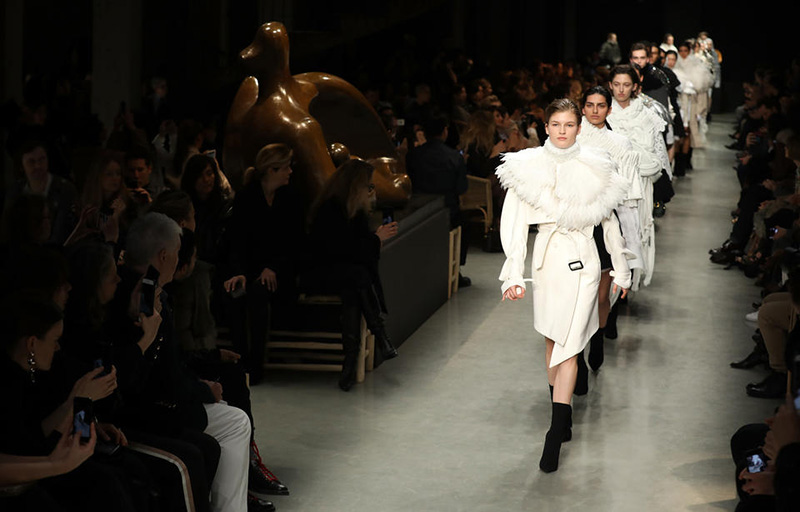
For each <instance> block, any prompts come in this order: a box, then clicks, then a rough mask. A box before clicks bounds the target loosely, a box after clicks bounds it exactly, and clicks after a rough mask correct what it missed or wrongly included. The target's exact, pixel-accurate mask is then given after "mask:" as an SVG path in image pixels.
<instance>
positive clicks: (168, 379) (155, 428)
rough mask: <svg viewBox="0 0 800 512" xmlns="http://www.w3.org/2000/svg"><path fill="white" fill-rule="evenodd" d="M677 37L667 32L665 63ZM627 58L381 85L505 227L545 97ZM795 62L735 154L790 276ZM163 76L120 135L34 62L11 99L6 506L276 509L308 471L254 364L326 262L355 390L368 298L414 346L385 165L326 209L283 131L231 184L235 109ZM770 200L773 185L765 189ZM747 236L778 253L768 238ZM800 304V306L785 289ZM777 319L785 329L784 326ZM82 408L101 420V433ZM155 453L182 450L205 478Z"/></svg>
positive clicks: (775, 276) (424, 163)
mask: <svg viewBox="0 0 800 512" xmlns="http://www.w3.org/2000/svg"><path fill="white" fill-rule="evenodd" d="M666 43H667V40H666V39H665V45H666ZM669 44H672V43H669ZM653 46H654V45H649V46H648V48H652V47H653ZM615 47H616V48H615ZM662 48H664V45H662ZM656 49H658V47H656ZM701 50H702V48H701ZM656 51H657V50H656ZM672 51H674V50H672V48H671V47H669V46H668V45H667V47H666V49H665V50H664V52H665V53H664V55H658V59H654V60H652V61H651V65H655V66H661V62H663V61H664V60H666V57H667V56H668V55H669V53H670V52H672ZM621 58H622V57H621V53H620V50H619V45H618V43H617V41H616V36H614V37H613V38H612V37H611V36H609V40H608V41H607V42H606V44H604V45H603V49H602V51H601V52H599V53H596V54H594V55H593V56H592V57H591V58H589V59H587V61H586V62H584V63H582V64H579V63H566V64H565V63H553V64H548V63H543V62H535V63H534V64H532V65H531V66H528V67H524V68H520V69H514V70H496V71H492V70H477V69H476V67H475V66H474V65H473V62H472V61H471V60H470V59H469V58H467V57H465V56H464V55H463V54H457V55H455V56H454V57H453V58H452V59H449V60H448V59H442V60H441V61H439V62H437V63H435V64H434V65H432V67H431V70H432V72H431V74H430V76H427V77H425V79H424V80H420V81H419V82H418V83H416V84H413V85H414V87H413V95H411V94H408V95H403V94H395V92H394V91H396V89H392V88H391V87H387V86H385V84H383V83H380V81H379V84H376V85H367V86H365V87H364V93H365V96H366V97H367V99H368V100H369V101H370V102H371V103H372V105H373V106H374V108H375V110H376V112H377V113H378V114H379V116H380V118H381V120H382V121H383V123H384V125H385V127H386V130H387V133H388V136H389V137H390V138H391V139H392V140H393V142H394V143H395V145H396V147H397V148H398V152H399V154H400V157H401V159H402V160H403V162H404V163H405V166H406V170H407V172H408V174H409V176H410V178H411V180H412V183H413V186H414V190H416V191H419V192H423V193H432V194H439V195H442V196H443V197H444V201H445V205H446V206H447V207H448V208H449V209H450V212H451V216H450V217H451V224H452V226H453V227H455V226H464V225H465V222H466V218H465V217H464V214H463V212H461V210H460V208H459V196H460V195H461V194H463V193H464V191H465V190H466V187H467V175H472V176H476V177H479V178H484V179H488V180H490V181H491V182H492V194H493V199H494V207H495V216H494V218H495V219H496V222H497V223H498V224H496V225H495V229H496V228H497V225H499V219H500V213H501V211H502V202H503V190H502V189H501V187H500V186H499V183H498V182H497V178H496V176H495V174H494V169H495V167H496V166H497V165H498V164H499V162H500V155H501V154H502V153H507V152H513V151H520V150H523V149H526V148H530V147H537V146H539V145H541V144H542V143H543V142H544V140H545V139H546V137H547V135H546V133H545V127H544V106H546V105H547V104H549V103H550V102H551V101H552V100H553V99H556V98H561V97H569V98H572V99H574V100H576V101H578V102H580V100H581V98H582V96H583V92H584V91H585V90H587V89H589V88H590V87H593V86H597V85H601V86H605V85H606V84H607V82H608V80H609V71H610V64H616V63H618V62H619V60H620V59H621ZM662 59H663V60H662ZM797 71H798V68H797V66H795V67H793V68H792V73H793V74H791V76H790V77H789V78H790V79H791V80H793V81H792V82H790V83H789V84H790V88H789V89H785V88H784V87H783V85H784V84H783V82H781V81H780V80H778V79H777V75H775V74H771V73H768V72H761V73H759V74H758V75H757V77H756V81H755V82H754V83H753V84H749V85H748V91H749V92H750V96H749V97H748V100H747V103H746V105H745V107H744V108H743V109H742V110H741V112H740V118H741V126H739V128H738V132H737V140H736V141H735V144H738V145H740V146H741V149H742V150H745V151H746V154H744V155H742V157H741V166H740V169H739V170H738V171H737V172H738V175H739V178H740V180H741V182H742V185H743V192H742V202H741V203H740V205H739V209H738V211H737V218H738V220H737V223H736V226H735V228H734V231H735V233H734V234H733V235H732V236H731V241H730V242H729V243H728V244H727V245H726V246H725V247H726V250H725V251H723V252H724V253H726V254H733V255H735V256H738V257H740V258H741V260H742V262H743V264H747V265H748V267H752V266H753V265H754V264H758V265H762V266H764V267H765V269H764V273H763V277H762V279H763V280H764V286H765V288H767V289H770V290H771V291H777V289H778V288H777V287H779V286H781V285H782V284H785V283H783V280H781V279H780V278H779V277H780V275H781V273H780V272H779V271H778V270H777V269H779V268H780V264H779V263H777V262H779V261H783V260H786V259H787V258H791V254H792V252H793V251H792V249H793V245H798V246H799V247H800V242H798V243H794V242H793V243H785V244H782V245H781V244H778V243H777V242H778V240H774V241H772V240H769V237H768V236H767V235H766V233H767V231H765V230H769V229H772V228H774V227H775V226H779V228H778V229H783V231H777V232H776V234H774V235H773V236H774V238H776V239H783V240H785V241H790V240H794V239H795V238H797V237H795V236H794V235H793V231H791V230H792V228H793V223H794V222H795V219H796V217H797V215H796V212H797V207H796V206H797V205H798V204H800V200H797V201H795V200H794V199H793V198H794V195H788V196H787V195H785V194H783V195H781V194H780V192H781V191H785V190H790V189H791V190H793V183H788V182H786V183H784V182H785V181H787V180H788V178H789V174H791V173H790V172H788V171H787V170H786V166H784V167H782V168H780V169H774V167H775V166H772V165H770V162H771V161H772V160H773V158H775V159H778V158H777V157H776V156H775V155H776V154H777V153H778V151H776V150H775V147H777V146H775V143H774V142H773V139H774V138H775V137H776V135H777V134H778V132H780V131H781V130H782V129H784V128H785V127H786V124H785V123H784V124H780V123H779V120H776V119H773V118H774V117H775V116H776V115H777V114H778V113H781V112H782V113H783V117H784V118H787V117H788V115H789V113H788V110H789V109H790V107H791V106H792V105H793V101H792V100H793V96H792V95H791V94H784V92H785V91H791V90H793V89H791V87H794V88H796V86H797V84H798V81H797V80H798V76H797ZM148 85H149V92H148V93H147V95H146V96H145V97H144V98H143V99H142V102H141V104H142V107H141V108H140V109H139V110H132V109H130V108H129V106H127V105H126V104H124V103H123V104H122V105H121V107H120V111H119V114H118V116H117V117H116V119H115V121H114V125H113V127H111V130H109V131H108V133H106V130H105V129H104V127H103V126H102V125H101V124H100V123H99V122H98V121H97V119H96V117H94V116H92V115H91V113H90V112H89V109H88V107H87V104H86V97H85V94H83V93H82V89H81V88H78V87H72V88H70V84H69V82H68V81H65V80H63V79H59V80H56V81H54V83H52V84H51V83H48V82H47V81H46V80H44V79H38V78H33V79H30V80H29V81H28V82H27V83H26V89H25V95H24V100H23V102H22V103H21V104H19V105H17V104H14V103H7V104H6V105H5V106H4V108H3V110H2V113H3V122H4V128H5V132H6V135H7V137H6V149H7V151H8V154H9V155H10V156H11V157H12V158H13V161H14V166H15V172H16V175H15V176H14V179H13V180H7V182H8V183H10V186H9V187H8V188H7V190H5V191H4V193H3V194H2V195H1V196H0V201H2V207H3V218H2V230H1V231H0V237H1V238H0V240H1V241H2V250H1V251H0V257H2V260H3V267H2V268H3V271H2V276H0V277H2V279H0V291H1V292H2V294H1V295H2V300H3V307H2V309H0V314H2V316H3V325H4V326H6V328H5V330H4V334H3V339H2V348H3V350H2V354H0V363H1V364H2V366H3V370H2V372H0V382H2V384H3V385H4V386H5V389H6V391H7V395H8V399H9V400H10V404H8V410H10V411H14V414H12V415H10V416H9V418H8V420H6V421H4V422H2V427H0V438H1V439H2V440H3V441H2V442H0V454H2V455H0V486H4V487H5V488H6V491H7V492H6V493H5V495H4V496H3V497H0V503H2V505H3V509H4V510H5V509H6V506H8V507H9V509H12V508H10V507H12V506H20V507H22V506H25V505H28V504H33V505H31V506H39V507H44V508H46V509H47V510H82V511H85V510H109V509H110V510H152V509H156V508H159V507H160V508H159V509H161V510H182V509H185V508H186V507H187V498H186V497H187V495H188V496H189V497H190V498H189V499H191V500H192V502H193V504H194V507H195V508H196V509H197V510H244V509H245V508H246V509H247V510H254V511H255V510H273V509H274V505H273V504H272V503H270V502H268V501H266V500H264V499H263V497H259V496H262V495H264V494H267V495H270V494H272V495H281V494H283V495H285V494H288V493H289V491H288V489H287V488H286V486H285V485H283V484H282V483H281V482H280V481H279V480H278V479H277V478H276V477H275V475H273V474H272V473H271V472H270V471H269V470H268V469H267V468H266V467H265V466H264V464H263V462H262V460H261V456H260V454H259V450H258V446H257V445H256V443H255V440H254V434H253V432H254V429H255V425H254V421H253V416H252V413H251V406H250V399H249V388H248V384H247V376H246V374H249V379H250V384H256V383H258V382H259V381H260V380H261V378H262V377H263V374H262V373H263V364H262V363H263V358H264V342H265V340H266V338H267V336H268V331H269V329H270V319H271V318H273V317H276V316H278V315H279V316H281V317H282V318H284V319H285V318H291V317H292V315H293V314H294V313H293V304H294V301H295V298H296V295H297V293H298V287H302V286H303V282H304V279H303V274H304V272H305V273H306V274H307V276H309V277H310V279H308V281H313V282H315V283H317V284H320V285H321V286H323V287H324V288H326V289H328V290H334V291H335V292H336V293H338V294H340V295H341V296H342V298H343V301H344V308H343V311H344V313H343V315H342V331H343V345H344V347H345V350H344V351H345V364H344V370H343V372H342V376H341V377H340V380H339V386H340V387H341V388H342V389H343V390H345V391H347V390H348V389H350V387H351V386H352V385H353V383H354V378H355V369H354V368H355V367H354V358H355V353H354V351H357V349H356V348H354V347H355V346H356V345H355V344H356V343H357V341H356V339H355V338H356V331H358V330H359V329H360V325H356V324H360V317H361V316H362V315H363V316H364V317H365V318H366V321H367V324H368V326H369V329H370V330H371V331H372V332H373V334H375V335H376V339H377V346H378V347H379V350H381V352H382V355H383V358H384V359H389V358H391V357H394V356H396V355H397V352H396V350H395V349H394V347H393V346H392V344H391V341H390V340H389V339H388V335H387V334H386V332H385V329H384V327H383V323H382V322H383V321H382V318H383V316H384V315H385V314H386V308H385V304H384V301H383V297H382V290H381V286H380V280H379V278H378V276H377V259H378V257H379V254H380V248H381V245H382V243H383V242H384V241H385V240H388V239H389V238H391V237H393V236H395V235H396V234H397V224H396V223H388V224H385V225H382V226H378V227H377V228H375V227H373V226H369V224H368V217H367V215H366V214H367V212H368V209H369V207H370V201H371V198H372V196H373V194H372V191H373V189H374V185H373V184H372V179H371V178H372V169H371V166H369V165H368V164H366V163H364V162H361V161H352V162H348V163H347V164H345V165H343V166H341V167H340V168H339V169H338V170H337V172H336V174H334V175H333V177H332V178H331V180H330V182H329V183H328V185H327V186H326V187H325V188H324V189H323V196H322V197H321V198H319V201H318V202H317V203H316V204H314V205H313V208H310V209H309V210H310V211H311V216H310V218H304V217H303V213H302V211H303V209H302V208H298V201H297V197H296V194H295V192H294V190H293V188H292V187H290V186H287V185H288V184H290V182H291V174H292V169H291V162H292V148H289V147H287V146H285V145H283V144H271V145H268V146H265V147H264V148H263V149H262V150H261V151H260V152H259V153H258V156H257V158H256V159H255V161H254V162H250V164H251V165H252V167H251V168H250V169H248V172H247V174H246V176H245V179H244V186H243V187H242V188H241V189H240V190H233V189H232V188H231V185H230V184H229V182H228V180H227V178H226V176H225V173H224V169H222V168H221V166H220V163H219V162H220V161H222V159H221V158H219V157H218V155H220V154H221V151H222V150H223V148H222V147H221V146H220V145H218V141H217V138H216V124H215V123H214V122H213V121H199V119H214V118H221V117H222V114H223V113H220V112H197V113H196V118H182V119H180V118H177V117H175V116H174V115H173V113H172V112H171V109H170V102H169V96H170V94H173V93H174V92H170V91H169V89H168V84H167V81H166V80H164V79H163V78H153V79H152V80H151V81H150V82H149V84H148ZM662 85H663V84H662ZM409 90H410V88H409ZM83 92H85V91H83ZM777 138H778V139H780V138H781V137H780V136H779V137H777ZM796 141H797V139H796V137H795V136H794V135H791V136H790V135H786V134H785V133H784V142H783V144H784V145H785V146H786V147H787V148H789V149H787V151H789V154H788V156H787V157H786V158H788V160H789V161H791V160H797V159H798V158H800V157H797V156H796V154H795V156H794V157H792V154H793V153H791V151H795V153H796V152H797V151H798V148H797V142H796ZM792 148H794V149H792ZM781 154H782V153H781ZM795 163H796V162H795ZM759 180H760V181H759ZM12 181H13V183H11V182H12ZM766 200H773V202H772V203H768V204H766V205H764V206H763V207H760V205H761V204H762V203H763V202H764V201H766ZM787 210H788V211H790V212H791V213H790V214H789V215H787V214H786V213H785V212H786V211H787ZM768 211H775V212H778V213H776V214H775V215H769V216H767V215H766V212H768ZM779 214H780V215H779ZM773 217H775V218H777V219H783V220H781V221H780V222H784V223H785V224H780V223H779V221H778V220H775V221H774V222H773V220H772V219H773ZM786 219H788V220H786ZM787 222H788V223H787ZM748 223H749V224H748ZM751 232H752V235H751ZM759 233H760V235H759ZM489 236H491V233H490V235H489ZM749 237H755V238H756V241H757V242H758V243H757V244H756V245H758V244H760V243H761V242H763V243H764V244H765V245H769V246H770V250H771V252H770V250H768V249H767V248H765V247H763V246H762V245H758V248H757V249H754V250H746V249H752V247H749V246H747V243H748V238H749ZM342 240H346V241H347V243H346V244H342V243H341V242H342ZM465 240H468V237H465ZM491 245H492V244H487V247H488V246H491ZM750 245H752V243H751V244H750ZM467 248H468V243H463V244H462V255H461V260H462V264H463V263H465V262H466V254H467ZM728 249H730V250H728ZM735 250H741V251H742V254H741V255H738V254H737V253H735ZM781 258H783V259H782V260H781ZM751 260H753V261H751ZM300 267H303V269H304V270H303V269H301V268H300ZM301 270H303V271H301ZM334 277H335V278H334ZM460 284H461V286H469V284H470V280H469V278H467V277H466V276H461V277H460ZM794 303H796V302H794ZM767 304H769V301H768V300H767V299H765V306H766V305H767ZM781 304H783V305H784V306H786V305H787V304H788V307H790V308H791V307H792V306H791V304H792V303H791V302H789V299H786V298H784V299H782V302H781ZM759 321H761V320H759ZM765 322H766V315H765ZM792 325H793V324H792ZM790 328H791V326H788V325H787V326H786V328H785V329H784V331H786V332H788V331H789V330H790ZM223 331H224V332H225V333H227V335H226V336H227V337H226V338H224V339H222V340H221V339H220V338H221V337H222V332H223ZM761 332H762V335H763V336H764V338H765V341H766V337H768V335H767V334H766V332H768V330H767V328H766V327H762V329H761ZM787 336H788V335H786V334H785V333H784V338H786V337H787ZM784 345H785V343H784ZM777 360H778V359H777V358H776V361H777ZM770 361H772V358H770ZM773 369H774V370H775V371H776V372H778V373H779V372H780V368H773ZM784 372H785V366H784ZM784 380H785V377H784ZM87 403H88V404H90V405H88V406H87V405H86V404H87ZM81 407H82V408H81ZM75 413H80V415H81V416H86V417H95V418H96V420H95V421H94V422H92V423H91V425H90V426H89V427H88V428H87V431H86V435H84V436H81V435H80V434H79V433H78V431H77V430H76V425H75V424H74V421H73V420H74V415H75ZM123 430H124V432H123ZM142 447H146V448H145V449H142ZM134 448H137V449H134ZM155 452H158V453H168V454H172V456H174V457H176V458H178V459H179V460H180V461H182V464H183V465H184V466H185V469H186V471H187V472H188V475H189V477H190V478H189V479H188V481H189V482H190V485H189V488H188V489H187V488H186V487H185V486H183V485H182V483H181V481H182V480H181V477H180V475H179V474H178V473H177V471H176V469H175V467H174V466H173V465H172V464H171V463H169V462H168V461H167V459H166V458H164V457H159V456H154V455H153V453H155ZM12 510H13V509H12Z"/></svg>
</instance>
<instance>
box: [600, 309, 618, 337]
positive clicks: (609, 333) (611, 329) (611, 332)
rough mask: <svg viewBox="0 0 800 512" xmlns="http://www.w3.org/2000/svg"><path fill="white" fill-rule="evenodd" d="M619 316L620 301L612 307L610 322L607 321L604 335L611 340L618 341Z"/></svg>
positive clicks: (609, 314) (609, 316)
mask: <svg viewBox="0 0 800 512" xmlns="http://www.w3.org/2000/svg"><path fill="white" fill-rule="evenodd" d="M618 314H619V301H617V302H616V303H615V304H614V306H612V308H611V311H609V312H608V320H606V327H605V332H604V333H603V335H604V336H605V337H606V338H608V339H610V340H615V339H617V315H618Z"/></svg>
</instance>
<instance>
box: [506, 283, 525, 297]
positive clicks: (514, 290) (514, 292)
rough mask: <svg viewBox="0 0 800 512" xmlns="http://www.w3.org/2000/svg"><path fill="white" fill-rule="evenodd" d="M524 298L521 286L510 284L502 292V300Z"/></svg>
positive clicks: (523, 289)
mask: <svg viewBox="0 0 800 512" xmlns="http://www.w3.org/2000/svg"><path fill="white" fill-rule="evenodd" d="M524 298H525V288H523V287H521V286H512V287H511V288H509V289H508V290H506V291H505V292H503V300H506V299H508V300H519V299H524Z"/></svg>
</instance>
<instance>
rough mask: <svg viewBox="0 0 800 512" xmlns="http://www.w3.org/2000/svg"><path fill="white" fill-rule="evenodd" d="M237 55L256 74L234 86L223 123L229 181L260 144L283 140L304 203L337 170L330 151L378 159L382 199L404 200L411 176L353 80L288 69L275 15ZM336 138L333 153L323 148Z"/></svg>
mask: <svg viewBox="0 0 800 512" xmlns="http://www.w3.org/2000/svg"><path fill="white" fill-rule="evenodd" d="M239 55H240V58H241V59H242V61H243V62H244V64H245V65H246V66H247V67H248V68H249V69H250V71H251V72H252V74H253V75H252V76H248V77H247V78H245V80H244V81H243V82H242V84H241V86H240V87H239V91H238V92H237V93H236V96H235V97H234V99H233V104H232V106H231V110H230V113H229V115H228V122H227V126H226V132H225V152H224V162H223V163H224V169H225V172H226V174H227V175H228V177H229V179H230V180H231V183H232V185H233V186H234V188H239V187H240V186H241V182H242V178H243V174H244V170H245V169H246V168H247V167H248V166H250V165H252V162H253V160H254V158H255V155H256V153H258V150H259V149H261V148H262V147H263V146H264V145H266V144H270V143H273V142H283V143H285V144H288V145H289V146H291V147H292V148H293V149H294V154H295V162H294V163H293V164H292V167H293V169H294V177H293V178H292V179H293V181H294V184H295V186H296V187H298V190H299V192H300V193H301V195H302V197H303V198H304V201H305V202H306V205H309V204H311V202H312V201H313V200H314V199H315V198H316V196H317V193H318V192H319V190H320V188H321V187H322V185H323V184H324V183H325V180H326V179H327V177H328V176H330V175H331V174H332V173H333V172H334V171H335V169H336V167H335V165H334V162H333V157H337V158H341V156H342V154H349V155H350V157H351V158H352V157H358V158H363V159H364V160H367V161H369V162H370V163H372V164H373V165H374V166H375V171H376V172H375V174H374V177H373V181H374V182H375V185H376V191H377V201H378V205H379V206H380V207H395V208H399V207H402V206H403V205H404V204H406V203H407V201H408V200H409V198H410V196H411V181H410V180H409V178H408V176H407V175H406V174H405V169H403V166H402V164H401V162H400V160H399V158H398V154H397V151H396V149H395V148H394V146H393V145H392V142H391V140H390V139H389V136H388V134H387V132H386V130H385V129H384V128H383V125H382V123H381V121H380V118H379V117H378V115H377V113H376V112H375V111H374V109H373V108H372V106H371V105H370V104H369V102H368V101H367V100H366V98H364V96H363V95H362V94H361V93H360V92H359V91H358V90H357V89H356V88H355V87H353V86H352V85H350V84H349V83H348V82H347V81H345V80H342V79H341V78H339V77H336V76H333V75H329V74H326V73H316V72H315V73H303V74H300V75H296V76H292V75H291V73H290V71H289V37H288V34H287V33H286V28H285V27H284V26H283V24H282V23H279V22H270V23H265V24H264V25H262V26H261V28H259V30H258V32H257V33H256V37H255V39H254V40H253V42H252V43H251V44H250V46H248V47H247V48H245V49H244V50H243V51H242V52H241V53H240V54H239ZM334 144H337V145H336V154H335V155H333V154H330V153H329V151H328V147H329V145H330V146H331V147H333V145H334ZM342 145H343V146H344V148H342V147H341V146H342Z"/></svg>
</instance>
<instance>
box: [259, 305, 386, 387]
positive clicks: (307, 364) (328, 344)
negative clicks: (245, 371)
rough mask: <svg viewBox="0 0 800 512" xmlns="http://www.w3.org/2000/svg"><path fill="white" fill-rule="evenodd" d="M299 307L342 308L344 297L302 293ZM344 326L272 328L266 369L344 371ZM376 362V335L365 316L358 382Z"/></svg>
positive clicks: (362, 324)
mask: <svg viewBox="0 0 800 512" xmlns="http://www.w3.org/2000/svg"><path fill="white" fill-rule="evenodd" d="M297 305H298V308H300V309H304V308H306V309H311V308H310V307H331V308H334V307H335V308H337V309H338V308H339V307H341V305H342V299H341V298H340V297H339V296H338V295H312V294H300V296H299V297H298V300H297ZM343 348H344V347H343V345H342V332H341V327H340V326H339V325H337V328H336V329H330V330H329V329H314V330H308V331H305V330H294V329H291V330H289V329H277V330H270V333H269V341H267V345H266V350H265V352H266V354H265V359H264V368H265V369H284V370H298V371H317V372H341V371H342V362H343V361H344V352H343ZM374 365H375V336H373V335H372V333H370V332H369V330H368V329H367V324H366V321H365V320H364V318H363V317H362V318H361V341H360V344H359V349H358V362H357V364H356V382H364V377H365V375H366V372H369V371H372V369H373V368H374Z"/></svg>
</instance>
